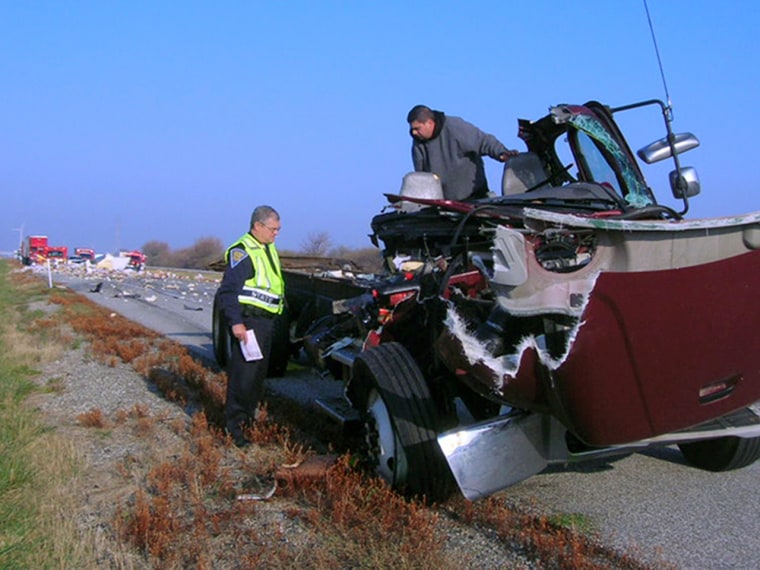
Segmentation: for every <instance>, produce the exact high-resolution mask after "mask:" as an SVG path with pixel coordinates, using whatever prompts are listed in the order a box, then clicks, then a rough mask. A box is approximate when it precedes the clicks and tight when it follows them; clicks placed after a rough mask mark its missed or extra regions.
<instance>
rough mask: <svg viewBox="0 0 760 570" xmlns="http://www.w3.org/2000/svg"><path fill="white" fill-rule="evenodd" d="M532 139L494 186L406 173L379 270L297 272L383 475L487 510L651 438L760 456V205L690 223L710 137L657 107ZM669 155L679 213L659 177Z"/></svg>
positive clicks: (305, 326)
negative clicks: (453, 191)
mask: <svg viewBox="0 0 760 570" xmlns="http://www.w3.org/2000/svg"><path fill="white" fill-rule="evenodd" d="M649 107H655V108H659V110H661V112H662V117H663V119H664V125H665V131H666V132H665V137H664V138H662V139H659V140H657V141H655V142H654V143H652V144H651V145H648V146H647V147H645V148H643V149H641V150H639V151H638V153H637V154H634V153H633V152H632V151H631V149H630V148H629V146H628V143H627V142H626V140H625V138H624V137H623V135H622V133H621V131H620V130H619V128H618V126H617V124H616V122H615V120H614V118H613V116H614V115H616V114H617V113H622V112H639V111H638V110H640V109H643V108H649ZM521 137H522V138H523V139H524V140H525V142H526V146H527V149H526V152H525V153H523V154H521V155H520V156H518V157H516V158H514V159H510V160H509V161H508V162H507V163H506V164H505V171H504V176H503V181H502V188H501V192H500V194H499V195H495V196H491V197H488V198H484V199H479V200H471V201H464V202H458V201H451V200H444V199H443V194H442V192H441V189H440V183H439V181H438V180H437V178H436V177H435V175H433V174H427V173H412V174H410V175H407V176H406V177H405V178H404V184H403V185H402V189H401V192H400V193H399V194H388V195H387V196H388V200H389V202H390V204H391V205H392V207H391V208H390V210H389V211H386V212H383V213H380V214H379V215H377V216H375V217H374V218H373V220H372V222H371V226H372V231H373V234H372V236H373V240H374V243H375V244H376V245H377V246H378V247H380V248H381V249H382V254H383V258H384V262H385V267H386V272H385V273H383V274H382V275H363V276H356V275H347V274H346V275H344V276H343V277H341V276H340V275H336V274H333V275H331V276H330V277H329V278H327V277H325V276H319V275H315V274H311V275H304V274H303V272H291V273H286V298H287V301H288V309H289V310H288V318H289V319H290V322H291V327H290V330H291V341H292V343H293V346H294V347H299V348H303V351H302V352H303V353H305V354H308V355H310V356H311V357H312V361H313V362H314V364H315V365H317V366H319V367H321V368H322V369H325V370H328V371H330V372H332V373H333V374H334V375H335V376H337V377H340V378H343V379H345V380H346V399H347V401H348V402H349V403H350V406H351V408H352V409H353V410H355V411H356V412H357V414H358V417H359V418H360V419H361V425H362V426H363V429H364V433H365V437H364V440H365V447H366V449H365V450H364V452H365V456H366V457H367V458H368V460H369V462H370V464H371V465H372V466H373V468H374V470H375V471H376V472H377V473H378V474H379V475H380V476H382V477H384V478H385V479H387V480H388V481H389V482H390V483H391V484H392V485H394V486H395V487H397V488H399V489H402V490H404V491H406V492H408V493H410V494H418V495H419V494H424V495H427V496H429V497H431V496H432V497H440V496H444V495H446V494H447V493H449V492H451V490H452V489H454V488H456V486H458V488H459V489H460V491H461V492H462V493H463V494H464V495H465V497H467V498H469V499H476V498H480V497H484V496H487V495H489V494H491V493H494V492H496V491H498V490H499V489H502V488H505V487H507V486H509V485H511V484H514V483H516V482H517V481H520V480H521V479H524V478H526V477H529V476H530V475H532V474H535V473H538V472H540V471H541V470H542V469H544V468H545V467H546V466H547V465H549V464H551V463H554V462H562V463H567V462H574V461H583V460H587V459H590V458H595V457H599V456H600V455H609V454H619V453H627V452H630V451H635V450H639V449H643V448H646V447H648V446H653V445H670V444H677V445H678V446H679V448H680V449H681V451H682V452H683V454H684V455H685V457H686V458H687V459H688V460H689V461H690V462H691V463H692V464H694V465H696V466H698V467H701V468H705V469H710V470H715V471H722V470H728V469H735V468H740V467H743V466H746V465H749V464H750V463H752V462H754V461H756V460H757V459H758V457H760V409H758V406H757V404H756V402H758V401H760V337H759V336H758V335H757V330H758V326H760V296H758V295H757V293H756V289H757V286H758V284H760V212H755V213H749V214H745V215H738V216H733V217H725V218H711V219H687V217H686V214H687V213H688V210H689V201H690V200H691V199H693V198H694V197H696V196H697V195H698V194H699V193H700V190H701V188H700V182H699V179H698V176H697V173H696V171H695V169H694V168H692V167H686V166H682V165H681V157H682V155H683V153H685V152H687V151H688V150H690V149H692V148H695V147H696V146H697V145H698V144H699V141H698V140H697V138H696V137H695V136H694V135H692V134H690V133H684V134H674V133H673V132H672V130H671V122H670V110H669V108H668V107H666V106H665V105H664V104H663V103H662V102H660V101H658V100H651V101H644V102H641V103H635V104H633V105H627V106H624V107H618V108H610V107H608V106H605V105H602V104H600V103H598V102H594V101H591V102H588V103H585V104H584V105H557V106H555V107H552V108H550V110H549V113H548V114H547V115H546V116H545V117H542V118H540V119H538V120H536V121H532V122H531V121H521ZM637 156H638V159H637ZM563 160H564V161H565V162H563ZM661 160H671V161H672V162H673V171H672V172H671V173H670V175H669V176H668V180H667V184H669V186H670V191H671V192H672V195H673V197H674V198H675V199H676V200H677V201H680V202H681V203H682V206H679V207H678V208H673V207H670V206H667V205H665V204H663V203H662V202H660V201H658V199H657V193H656V192H655V191H654V190H653V188H652V187H651V186H650V185H649V182H648V181H647V180H646V178H645V177H644V174H643V170H642V167H644V166H646V165H647V164H651V163H653V162H658V161H661ZM453 482H456V486H454V485H453Z"/></svg>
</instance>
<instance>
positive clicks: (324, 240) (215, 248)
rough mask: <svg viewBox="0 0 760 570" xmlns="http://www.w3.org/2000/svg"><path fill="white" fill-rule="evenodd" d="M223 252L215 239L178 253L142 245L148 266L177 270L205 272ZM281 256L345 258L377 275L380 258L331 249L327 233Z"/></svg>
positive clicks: (157, 244)
mask: <svg viewBox="0 0 760 570" xmlns="http://www.w3.org/2000/svg"><path fill="white" fill-rule="evenodd" d="M225 249H226V248H225V245H224V244H223V243H222V242H221V240H220V239H218V238H215V237H202V238H198V239H197V240H196V241H195V243H194V244H193V245H191V246H189V247H185V248H182V249H178V250H172V248H171V247H170V246H169V244H168V243H166V242H164V241H158V240H151V241H149V242H147V243H146V244H145V245H143V246H142V252H143V253H144V254H145V255H146V256H147V265H148V266H152V267H174V268H177V269H208V268H209V266H211V265H212V264H216V263H219V262H220V261H221V260H222V259H223V258H224V251H225ZM280 254H281V255H283V256H286V255H291V256H294V255H308V256H318V257H333V258H339V259H345V260H349V261H352V262H354V263H355V264H356V265H358V266H359V267H360V268H361V269H362V270H364V271H367V272H378V271H380V270H381V267H382V258H381V255H380V251H379V250H378V249H377V248H375V247H364V248H348V247H345V246H333V244H332V240H331V239H330V235H329V234H328V233H327V232H312V233H310V234H308V235H307V236H306V238H305V239H304V240H303V241H302V242H301V247H300V249H299V250H298V251H292V250H285V249H281V250H280Z"/></svg>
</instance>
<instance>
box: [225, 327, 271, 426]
mask: <svg viewBox="0 0 760 570" xmlns="http://www.w3.org/2000/svg"><path fill="white" fill-rule="evenodd" d="M243 323H244V324H245V328H246V329H253V332H254V333H255V334H256V340H258V342H259V347H260V348H261V353H262V354H263V355H264V358H262V359H261V360H251V361H246V359H245V358H244V357H243V353H242V351H241V349H240V343H239V342H238V341H237V339H235V338H234V337H232V350H231V354H230V361H229V364H228V365H227V401H226V403H225V406H224V419H225V424H226V427H227V431H228V432H229V433H230V435H231V436H232V438H233V439H234V440H235V441H240V440H242V439H243V430H244V429H245V428H246V427H247V426H248V425H250V424H252V423H253V421H254V419H255V413H256V408H257V407H258V405H259V402H260V401H261V399H262V398H263V397H264V381H265V380H266V377H267V369H268V368H269V352H270V350H271V347H272V331H273V328H274V319H268V318H263V317H245V319H244V321H243ZM230 334H232V333H230Z"/></svg>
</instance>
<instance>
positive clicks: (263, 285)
mask: <svg viewBox="0 0 760 570" xmlns="http://www.w3.org/2000/svg"><path fill="white" fill-rule="evenodd" d="M238 245H242V246H243V248H245V251H246V253H247V254H248V258H249V259H250V260H251V263H252V264H253V277H251V278H250V279H248V280H246V282H245V284H244V285H243V289H242V291H240V293H239V294H238V302H239V303H240V304H241V305H251V306H253V307H258V308H260V309H263V310H265V311H269V312H270V313H275V314H279V313H281V312H282V307H283V293H284V292H285V284H284V282H283V280H282V274H281V272H280V257H279V255H278V254H277V249H276V248H275V246H274V244H270V245H269V255H271V257H272V262H273V263H270V262H269V257H268V256H267V252H266V249H265V247H264V246H263V245H262V244H260V243H259V242H258V241H257V240H256V239H255V238H254V237H253V236H252V235H251V234H249V233H247V234H245V235H244V236H243V237H242V238H240V239H239V240H238V241H237V242H235V243H234V244H233V245H232V246H230V247H229V248H228V249H227V251H226V252H225V256H224V257H225V259H226V260H227V262H228V263H229V256H230V250H232V249H233V248H234V247H236V246H238ZM272 265H274V266H275V267H274V268H273V267H272Z"/></svg>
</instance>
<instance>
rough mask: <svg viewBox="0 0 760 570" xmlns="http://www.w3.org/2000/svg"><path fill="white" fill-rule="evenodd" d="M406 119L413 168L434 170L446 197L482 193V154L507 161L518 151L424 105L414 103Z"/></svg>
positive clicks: (484, 187) (480, 195) (484, 186)
mask: <svg viewBox="0 0 760 570" xmlns="http://www.w3.org/2000/svg"><path fill="white" fill-rule="evenodd" d="M406 120H407V122H408V123H409V134H411V135H412V139H413V142H412V163H413V164H414V170H415V171H416V172H432V173H434V174H437V175H438V177H439V178H440V179H441V186H442V187H443V196H444V198H445V199H447V200H466V199H469V198H483V197H485V196H486V195H487V194H488V182H487V181H486V173H485V166H484V165H483V158H482V157H483V156H486V155H487V156H490V157H491V158H493V159H494V160H498V161H500V162H506V160H507V159H508V158H509V157H510V156H515V155H517V154H519V153H518V151H516V150H509V149H507V147H505V146H504V145H503V144H502V143H501V142H499V140H498V139H497V138H496V137H495V136H493V135H489V134H487V133H484V132H483V131H481V130H480V129H479V128H478V127H476V126H475V125H473V124H471V123H468V122H467V121H465V120H464V119H460V118H459V117H447V116H446V115H445V114H444V113H443V112H441V111H433V110H432V109H430V108H429V107H426V106H425V105H417V106H415V107H413V108H412V110H411V111H409V114H408V115H407V117H406Z"/></svg>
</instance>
